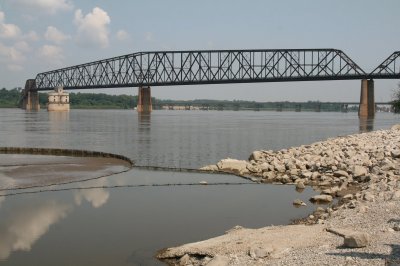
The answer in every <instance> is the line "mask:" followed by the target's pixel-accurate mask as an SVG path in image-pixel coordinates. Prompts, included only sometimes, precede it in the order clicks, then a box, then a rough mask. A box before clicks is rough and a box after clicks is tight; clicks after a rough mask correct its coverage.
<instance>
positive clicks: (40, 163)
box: [0, 148, 133, 190]
mask: <svg viewBox="0 0 400 266" xmlns="http://www.w3.org/2000/svg"><path fill="white" fill-rule="evenodd" d="M43 154H45V155H43ZM132 166H133V162H132V161H130V160H129V159H124V157H120V156H119V155H113V154H106V153H100V152H90V151H87V152H85V151H79V152H76V151H74V150H61V149H36V148H35V149H32V148H0V190H11V189H23V188H31V187H40V186H51V185H58V184H66V183H72V182H79V181H84V180H90V179H95V178H99V177H103V176H108V175H112V174H116V173H120V172H124V171H127V170H129V169H131V168H132Z"/></svg>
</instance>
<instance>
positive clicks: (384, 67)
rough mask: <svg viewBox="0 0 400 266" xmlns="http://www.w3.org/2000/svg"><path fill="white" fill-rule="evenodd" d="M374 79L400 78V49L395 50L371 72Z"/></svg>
mask: <svg viewBox="0 0 400 266" xmlns="http://www.w3.org/2000/svg"><path fill="white" fill-rule="evenodd" d="M370 77H371V78H374V79H386V78H393V79H395V78H397V79H398V78H400V51H397V52H394V53H393V54H391V55H390V56H389V57H388V58H386V60H385V61H383V62H382V63H381V64H380V65H379V66H378V67H377V68H375V70H374V71H372V73H371V74H370Z"/></svg>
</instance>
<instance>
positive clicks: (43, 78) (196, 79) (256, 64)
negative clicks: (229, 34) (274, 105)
mask: <svg viewBox="0 0 400 266" xmlns="http://www.w3.org/2000/svg"><path fill="white" fill-rule="evenodd" d="M367 76H368V74H366V73H365V72H364V71H363V70H362V69H361V68H360V67H359V66H358V65H357V64H356V63H355V62H353V61H352V60H351V59H350V58H349V57H348V56H347V55H346V54H345V53H344V52H342V51H340V50H336V49H279V50H208V51H207V50H205V51H160V52H140V53H134V54H129V55H124V56H119V57H114V58H110V59H104V60H100V61H95V62H91V63H87V64H82V65H77V66H72V67H67V68H62V69H58V70H54V71H49V72H45V73H40V74H38V75H37V76H36V79H35V81H36V90H52V89H53V88H55V87H58V86H63V87H64V88H65V89H92V88H112V87H141V86H168V85H192V84H220V83H250V82H278V81H314V80H347V79H363V78H365V77H367Z"/></svg>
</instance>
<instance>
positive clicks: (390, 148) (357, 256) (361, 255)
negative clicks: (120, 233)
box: [157, 125, 400, 266]
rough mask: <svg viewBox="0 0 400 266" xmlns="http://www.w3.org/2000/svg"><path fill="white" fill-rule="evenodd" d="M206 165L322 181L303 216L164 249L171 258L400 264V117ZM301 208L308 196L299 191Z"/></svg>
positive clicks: (267, 178)
mask: <svg viewBox="0 0 400 266" xmlns="http://www.w3.org/2000/svg"><path fill="white" fill-rule="evenodd" d="M201 170H204V171H211V172H227V173H232V174H235V175H239V176H242V177H244V178H248V179H251V180H253V181H254V182H258V183H260V184H262V183H281V184H292V185H293V186H294V187H296V188H297V189H302V188H304V186H317V187H319V188H320V190H321V193H320V195H315V196H314V197H312V198H311V199H310V201H311V202H315V203H322V202H324V203H326V202H331V201H332V200H333V199H334V198H338V200H339V204H338V206H336V207H328V208H323V207H322V206H321V207H318V208H317V210H316V211H315V212H314V213H313V214H310V215H309V216H308V217H305V218H304V219H302V220H301V221H300V223H301V224H297V225H288V226H268V227H264V228H260V229H246V228H243V227H241V226H240V225H238V226H236V227H235V228H232V229H231V230H228V231H227V232H226V233H225V234H224V235H222V236H219V237H215V238H212V239H208V240H204V241H200V242H196V243H190V244H185V245H182V246H179V247H172V248H167V249H164V250H161V251H159V252H158V254H157V258H158V259H160V260H162V261H164V262H166V263H168V264H169V265H210V266H213V265H399V264H400V125H396V126H393V127H392V129H391V130H380V131H374V132H369V133H362V134H355V135H349V136H343V137H337V138H332V139H328V140H326V141H321V142H317V143H313V144H310V145H303V146H300V147H294V148H290V149H283V150H280V151H269V150H268V151H267V150H261V151H255V152H253V153H252V154H251V156H250V158H249V160H248V161H241V160H235V159H224V160H221V161H220V162H218V163H217V164H215V165H208V166H205V167H203V168H201ZM293 204H294V205H296V206H299V207H300V208H301V206H302V205H304V204H311V203H309V202H307V203H305V202H301V201H299V200H297V199H293Z"/></svg>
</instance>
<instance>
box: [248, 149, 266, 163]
mask: <svg viewBox="0 0 400 266" xmlns="http://www.w3.org/2000/svg"><path fill="white" fill-rule="evenodd" d="M263 159H264V153H263V152H262V151H253V153H252V154H251V155H250V157H249V161H251V160H254V161H256V162H257V161H262V160H263Z"/></svg>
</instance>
